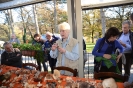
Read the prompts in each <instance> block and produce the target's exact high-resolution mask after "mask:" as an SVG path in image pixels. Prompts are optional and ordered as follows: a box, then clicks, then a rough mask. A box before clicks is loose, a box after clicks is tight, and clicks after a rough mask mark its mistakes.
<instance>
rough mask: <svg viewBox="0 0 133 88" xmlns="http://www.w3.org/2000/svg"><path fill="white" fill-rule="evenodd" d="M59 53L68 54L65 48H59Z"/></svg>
mask: <svg viewBox="0 0 133 88" xmlns="http://www.w3.org/2000/svg"><path fill="white" fill-rule="evenodd" d="M58 51H59V52H60V53H65V52H66V50H65V49H64V48H62V47H58Z"/></svg>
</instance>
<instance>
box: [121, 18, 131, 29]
mask: <svg viewBox="0 0 133 88" xmlns="http://www.w3.org/2000/svg"><path fill="white" fill-rule="evenodd" d="M124 24H128V25H129V28H131V22H130V21H129V20H126V21H123V22H122V25H124Z"/></svg>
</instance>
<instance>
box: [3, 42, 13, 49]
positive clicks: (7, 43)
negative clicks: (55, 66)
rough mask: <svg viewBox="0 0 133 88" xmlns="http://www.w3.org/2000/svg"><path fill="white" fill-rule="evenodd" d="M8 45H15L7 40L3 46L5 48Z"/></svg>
mask: <svg viewBox="0 0 133 88" xmlns="http://www.w3.org/2000/svg"><path fill="white" fill-rule="evenodd" d="M6 45H10V46H11V47H13V45H12V43H10V42H5V43H4V44H3V47H4V48H5V46H6Z"/></svg>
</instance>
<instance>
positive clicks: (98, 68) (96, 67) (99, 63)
mask: <svg viewBox="0 0 133 88" xmlns="http://www.w3.org/2000/svg"><path fill="white" fill-rule="evenodd" d="M95 58H96V57H94V60H95ZM94 63H95V64H94V72H96V73H98V72H99V71H100V69H101V65H102V61H100V62H97V61H94Z"/></svg>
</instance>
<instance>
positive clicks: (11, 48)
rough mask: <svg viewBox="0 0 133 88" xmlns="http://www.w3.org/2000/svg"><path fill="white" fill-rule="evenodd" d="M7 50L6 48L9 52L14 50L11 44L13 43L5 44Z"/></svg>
mask: <svg viewBox="0 0 133 88" xmlns="http://www.w3.org/2000/svg"><path fill="white" fill-rule="evenodd" d="M5 50H6V51H7V52H13V47H12V45H11V44H7V45H5Z"/></svg>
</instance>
